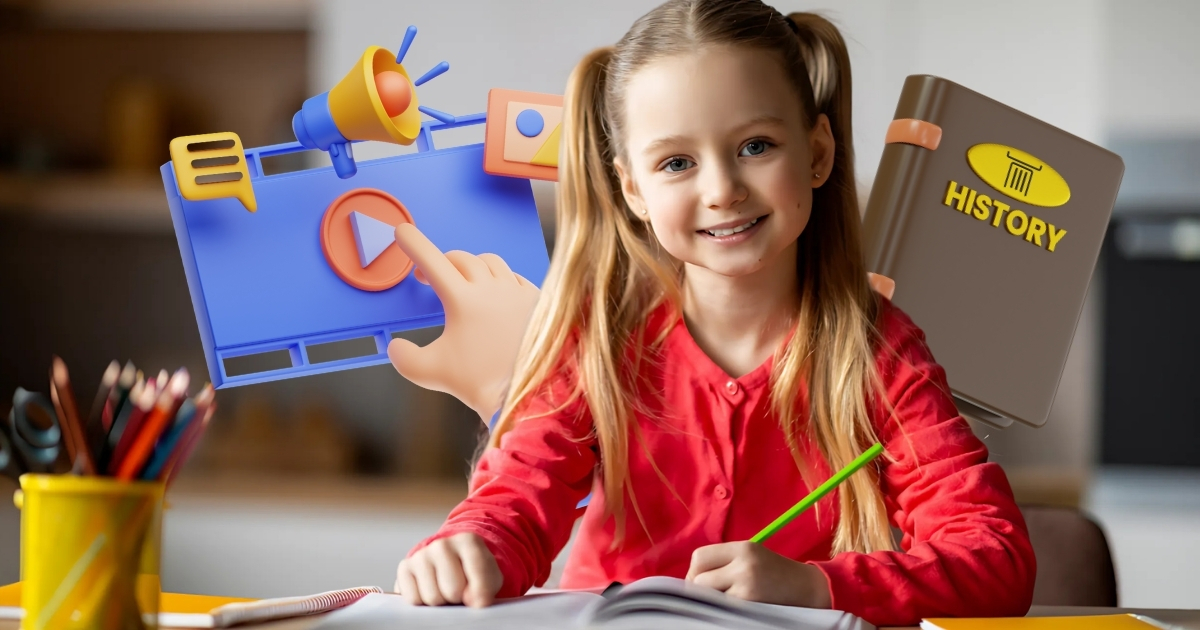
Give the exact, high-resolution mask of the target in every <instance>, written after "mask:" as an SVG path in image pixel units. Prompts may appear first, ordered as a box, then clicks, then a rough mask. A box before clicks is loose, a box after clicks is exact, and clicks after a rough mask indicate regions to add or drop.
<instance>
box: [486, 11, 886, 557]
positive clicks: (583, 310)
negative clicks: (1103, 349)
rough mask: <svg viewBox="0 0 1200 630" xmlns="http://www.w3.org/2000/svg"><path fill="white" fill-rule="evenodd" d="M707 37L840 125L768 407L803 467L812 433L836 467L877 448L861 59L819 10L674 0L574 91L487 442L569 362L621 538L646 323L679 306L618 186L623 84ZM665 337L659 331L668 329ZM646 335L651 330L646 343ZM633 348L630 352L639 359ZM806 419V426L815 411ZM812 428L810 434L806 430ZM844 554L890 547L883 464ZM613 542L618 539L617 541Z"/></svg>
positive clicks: (586, 65)
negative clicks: (860, 172)
mask: <svg viewBox="0 0 1200 630" xmlns="http://www.w3.org/2000/svg"><path fill="white" fill-rule="evenodd" d="M711 44H724V45H735V46H748V47H753V48H756V49H763V50H768V51H772V52H774V53H776V54H777V55H778V58H779V59H780V61H781V62H782V64H783V67H784V69H785V70H786V72H787V74H788V76H789V79H790V82H791V83H792V85H793V87H794V88H795V90H796V92H797V94H798V95H799V97H800V102H801V104H802V107H803V109H804V112H803V114H804V120H805V121H807V124H809V125H812V124H813V123H815V121H816V119H817V116H818V114H821V113H824V114H825V115H826V116H827V117H828V118H829V122H830V126H831V128H832V131H833V137H834V141H835V143H836V151H835V155H834V166H833V171H832V173H830V175H829V177H828V179H827V181H826V182H825V184H824V185H823V186H821V187H820V188H817V189H816V190H815V191H814V196H813V212H812V216H811V218H810V219H809V222H808V225H807V227H806V228H805V229H804V231H803V233H802V234H801V235H800V238H799V243H798V245H799V247H798V250H799V253H798V255H797V261H796V265H797V271H798V278H799V286H798V287H797V291H798V294H799V297H800V300H799V307H798V309H797V311H796V313H795V315H794V320H793V321H794V322H795V324H796V326H797V332H796V334H795V335H793V336H792V337H791V340H790V341H789V342H788V343H787V344H786V345H785V346H783V347H781V348H780V350H779V351H778V352H777V353H776V357H775V362H774V365H773V370H772V374H771V403H772V407H773V409H774V411H775V412H776V414H777V415H778V417H779V419H780V427H781V429H782V430H783V432H784V435H785V438H786V440H787V443H788V445H789V447H790V449H791V452H792V455H793V457H794V459H795V461H796V465H797V466H798V467H799V469H800V470H801V471H802V472H804V473H805V474H808V473H809V472H811V469H810V468H809V467H808V466H805V464H804V462H803V461H802V458H801V452H802V451H801V440H802V439H804V438H805V437H807V438H809V439H812V440H813V441H814V443H815V444H816V445H817V446H818V448H819V449H820V452H821V454H822V455H823V456H824V457H825V459H826V461H827V463H828V465H829V467H830V468H831V469H832V470H838V469H840V468H841V467H843V466H845V465H846V464H847V463H849V462H850V461H851V460H853V459H854V458H855V457H857V456H858V455H859V454H861V453H862V452H863V451H864V450H866V448H868V447H869V446H870V445H871V444H872V443H874V442H875V441H876V437H875V431H874V429H873V428H872V425H871V419H870V415H869V406H870V405H871V403H872V401H874V400H876V396H877V395H878V392H879V391H880V385H879V377H878V374H877V370H876V368H875V359H874V351H875V348H876V345H877V343H878V333H877V331H876V330H875V326H874V322H875V318H876V316H877V313H878V310H879V301H878V298H877V296H876V295H875V294H874V293H873V292H872V291H871V289H870V287H869V285H868V283H867V276H866V269H865V267H864V263H863V256H862V251H861V247H860V243H859V214H858V212H859V211H858V200H857V193H856V187H855V179H854V156H853V146H854V145H853V138H852V137H851V133H850V61H849V56H848V54H847V52H846V45H845V42H844V41H843V39H842V37H841V35H840V34H839V33H838V30H837V28H836V27H834V26H833V25H832V24H831V23H829V22H828V21H827V20H825V19H824V18H822V17H820V16H817V15H814V14H810V13H793V14H791V15H789V16H786V17H785V16H783V15H782V14H780V13H779V12H778V11H776V10H775V9H773V8H771V7H769V6H767V5H765V4H763V3H762V2H760V1H759V0H669V1H668V2H666V3H664V4H662V5H661V6H659V7H658V8H656V9H654V10H653V11H651V12H649V13H647V14H646V15H645V16H643V17H642V18H640V19H639V20H638V21H637V22H636V23H635V24H634V25H633V27H632V28H630V30H629V32H628V33H626V34H625V36H624V37H622V38H621V40H620V41H619V42H618V43H617V44H616V46H614V47H610V48H602V49H599V50H596V51H594V52H592V53H590V54H589V55H587V56H586V57H584V59H583V60H582V61H581V62H580V63H579V64H578V65H577V66H576V68H575V70H574V72H572V74H571V78H570V80H569V82H568V84H567V94H566V101H565V112H564V121H563V135H562V138H563V144H562V147H561V154H560V162H559V164H560V165H559V189H558V209H557V218H558V226H557V236H556V246H555V249H554V254H553V256H552V258H551V261H550V268H549V272H548V274H547V276H546V279H545V282H544V283H543V290H542V297H541V299H540V301H539V303H538V305H537V307H536V309H535V311H534V315H533V318H532V321H531V322H530V326H529V329H528V333H527V334H526V336H525V339H524V341H523V343H522V347H521V350H520V353H519V356H518V359H517V363H516V366H515V371H514V374H513V377H512V381H511V383H510V386H509V391H508V396H507V398H506V402H505V404H504V406H503V409H502V411H501V414H500V418H499V420H498V421H497V423H496V426H495V427H494V429H493V431H492V433H491V436H490V438H489V440H488V444H487V447H488V448H495V447H497V446H498V445H499V444H500V439H501V437H503V435H504V434H505V433H506V432H507V431H509V430H511V429H512V428H513V426H514V424H515V423H516V422H519V421H520V420H519V419H520V417H521V413H520V408H521V406H522V404H523V403H525V402H526V401H528V400H529V399H530V398H532V397H534V396H537V395H539V392H540V391H541V389H542V386H543V385H544V384H545V382H546V380H547V379H548V378H550V377H551V376H552V375H553V374H554V373H555V372H556V371H558V370H564V369H565V370H569V371H570V372H571V373H572V380H573V382H574V383H575V391H574V393H573V394H572V396H571V398H570V399H569V400H568V401H560V403H561V405H560V408H562V407H565V406H566V405H567V404H569V403H571V402H577V401H578V400H579V397H580V396H582V399H583V402H584V403H586V405H587V410H588V411H589V412H590V416H591V421H592V426H593V431H594V435H595V438H596V441H597V443H598V445H599V450H600V462H601V464H600V469H601V471H602V475H603V486H604V493H605V496H606V497H608V500H607V501H606V502H605V504H606V506H607V508H606V509H607V514H606V516H612V517H614V518H616V540H618V541H619V540H622V539H623V536H624V531H625V530H624V525H625V514H624V505H623V503H624V502H623V501H621V500H620V497H621V496H623V493H624V492H629V493H630V498H631V499H632V500H633V501H632V503H633V506H634V510H635V512H637V516H638V519H639V521H641V522H642V525H643V527H645V522H644V519H642V515H641V512H640V510H639V509H638V507H637V501H636V496H635V495H634V493H633V488H632V486H631V485H630V484H629V470H628V463H629V460H628V452H629V448H630V444H629V442H630V435H631V433H632V435H633V438H634V440H635V441H639V442H640V435H641V434H640V430H639V427H638V425H637V422H636V421H635V419H634V415H635V410H636V409H637V407H638V405H637V400H638V396H637V395H636V391H635V390H636V389H637V383H635V382H634V380H633V379H634V378H635V376H636V375H637V374H639V373H640V371H639V365H638V363H639V362H640V361H641V360H642V359H643V355H642V352H641V350H642V349H643V348H647V347H654V346H656V345H657V344H658V343H659V342H660V341H661V336H662V335H661V334H659V335H658V336H654V335H655V332H654V331H647V330H646V326H645V322H646V320H647V317H648V315H649V314H650V312H651V311H652V310H654V309H655V308H656V307H657V306H659V305H660V304H661V303H662V302H663V301H664V300H665V301H671V302H672V303H674V304H680V303H681V302H680V301H679V300H680V279H681V265H680V263H679V262H678V261H676V260H674V259H673V258H671V257H670V256H668V255H665V253H664V252H663V251H662V250H661V248H660V247H659V244H658V241H657V239H656V238H655V237H654V235H653V233H652V232H651V231H650V227H649V224H648V223H646V222H643V221H641V220H639V219H638V218H636V217H635V216H634V214H633V212H632V211H631V210H630V208H629V207H628V206H627V204H626V203H625V201H624V199H623V197H622V196H621V194H620V184H619V180H618V178H617V174H616V171H615V169H614V167H613V160H614V158H615V157H617V156H621V155H623V150H624V149H623V147H622V144H621V142H622V134H621V122H622V115H623V113H624V110H623V96H624V88H625V85H626V84H627V82H628V80H629V78H630V76H632V75H633V73H635V72H637V71H638V70H639V69H640V68H642V67H643V66H645V65H646V64H647V63H650V62H652V61H654V60H656V59H660V58H663V57H666V56H670V55H676V54H686V53H688V52H690V51H694V50H696V49H697V48H699V47H701V46H705V45H711ZM658 332H660V333H661V332H662V331H658ZM648 336H651V337H654V338H647V337H648ZM630 348H633V349H634V350H635V352H633V353H629V352H628V350H629V349H630ZM806 418H807V419H808V421H807V422H805V419H806ZM805 433H807V435H805ZM839 495H840V508H841V518H840V520H839V523H838V526H837V531H836V534H835V536H834V541H833V552H834V553H839V552H842V551H848V550H856V551H864V552H867V551H873V550H879V549H890V548H892V546H893V545H892V538H891V533H890V530H889V528H888V521H887V514H886V510H885V508H884V505H883V499H882V494H881V492H880V489H879V479H878V473H877V470H876V469H873V468H872V469H869V470H868V472H867V474H865V475H864V474H858V475H854V476H853V477H851V478H850V480H848V481H847V482H846V483H845V484H843V485H842V486H841V489H840V491H839ZM614 544H615V543H614Z"/></svg>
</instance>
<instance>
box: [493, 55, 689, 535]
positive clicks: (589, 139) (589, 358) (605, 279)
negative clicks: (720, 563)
mask: <svg viewBox="0 0 1200 630" xmlns="http://www.w3.org/2000/svg"><path fill="white" fill-rule="evenodd" d="M612 58H613V49H612V48H611V47H609V48H600V49H597V50H594V51H592V52H591V53H589V54H588V55H587V56H585V57H584V58H583V60H581V61H580V62H579V64H578V65H576V67H575V70H574V71H573V72H572V73H571V77H570V79H568V81H567V91H566V98H565V99H564V103H563V127H562V138H563V141H562V146H561V148H560V156H559V170H558V174H559V178H558V179H559V182H558V199H557V202H558V203H557V209H556V218H557V228H556V230H557V231H556V234H555V247H554V252H553V255H552V256H551V259H550V268H549V269H548V271H547V274H546V279H545V281H544V282H543V287H542V295H541V298H540V300H539V301H538V304H537V306H536V307H535V309H534V313H533V316H532V318H531V321H530V327H529V330H528V331H527V332H526V335H525V339H524V341H523V342H522V347H521V350H520V351H519V353H518V356H517V363H516V366H515V370H514V375H513V379H512V384H511V386H510V388H509V392H508V396H507V401H508V402H506V403H505V405H504V406H503V408H502V409H501V413H500V418H499V420H497V423H496V427H495V429H494V430H493V431H492V433H491V436H490V438H489V442H488V446H489V447H497V446H499V445H500V439H501V437H503V435H504V434H505V433H507V432H508V431H510V430H511V429H512V426H513V423H514V422H516V421H517V419H518V417H519V416H520V414H519V413H516V412H515V410H518V409H519V408H520V406H521V405H522V403H524V402H525V401H527V400H529V399H530V398H531V397H533V396H536V395H538V394H540V393H541V391H540V388H541V387H542V384H543V383H545V382H546V381H547V380H548V379H550V378H554V377H556V375H557V374H558V373H559V372H567V373H569V374H570V376H571V378H572V380H573V381H574V391H573V393H572V394H571V396H570V398H569V399H568V400H566V401H561V404H560V405H559V406H558V409H560V410H561V409H564V408H567V407H568V406H572V405H574V404H575V403H576V402H577V401H578V399H579V398H580V397H582V398H583V400H584V402H585V403H586V404H587V407H588V410H589V411H590V415H591V420H592V431H593V434H594V436H595V438H596V441H597V443H598V446H599V452H600V463H601V466H600V469H601V473H602V477H603V486H604V495H605V497H606V498H607V500H606V501H605V510H606V513H607V514H608V515H610V516H614V517H615V520H616V536H615V537H614V540H613V544H614V546H616V545H618V544H619V543H620V542H621V541H622V539H623V537H624V532H625V509H624V501H623V497H624V496H625V495H626V494H628V496H629V497H630V499H631V500H632V505H633V509H634V512H635V513H636V515H637V517H638V520H639V521H640V522H641V524H642V528H643V529H644V530H645V529H647V528H646V521H645V518H644V517H643V515H642V512H641V510H640V509H639V508H638V504H637V500H636V497H635V496H634V493H633V488H632V487H630V486H629V483H628V481H629V457H628V453H629V441H630V440H629V437H630V435H631V434H632V435H633V436H634V438H635V439H638V440H640V436H641V434H640V428H639V427H638V426H637V423H636V422H634V420H633V417H634V415H633V414H634V409H635V407H636V404H637V402H636V401H637V396H636V395H634V393H633V390H634V388H635V386H636V385H635V383H633V382H632V381H631V377H632V375H636V374H638V373H639V367H638V362H640V361H641V360H642V356H641V354H640V353H635V355H634V356H633V357H632V358H631V359H630V358H628V357H627V354H626V353H625V352H624V348H625V347H626V346H627V345H628V342H629V341H630V339H631V338H632V337H633V335H635V334H643V333H645V328H644V326H643V324H644V323H645V321H646V318H647V317H648V315H649V314H650V312H651V311H652V310H653V309H654V308H656V307H657V306H658V305H659V304H660V303H661V302H662V301H663V299H665V297H667V296H676V295H677V294H678V289H677V287H676V277H675V272H674V271H673V269H672V268H671V266H670V265H669V263H665V262H664V261H663V260H662V259H661V258H660V256H659V252H658V241H657V240H656V239H654V237H653V235H652V234H651V232H650V227H649V225H648V224H646V223H644V222H642V221H640V220H637V219H635V218H633V217H632V214H631V213H630V210H629V208H628V206H627V205H626V204H625V201H624V197H623V196H622V195H620V194H619V191H620V180H619V179H618V176H617V172H616V168H615V167H614V166H613V158H614V154H615V151H616V150H617V149H615V148H614V145H613V135H612V133H611V118H609V116H608V111H607V106H608V103H609V98H608V85H609V80H610V71H611V68H610V66H611V63H612ZM644 341H645V340H644V339H639V340H638V342H637V343H635V344H634V345H635V346H637V347H639V348H640V347H642V346H643V345H644V343H643V342H644ZM660 476H661V474H660Z"/></svg>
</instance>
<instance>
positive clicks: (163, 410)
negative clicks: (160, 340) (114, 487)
mask: <svg viewBox="0 0 1200 630" xmlns="http://www.w3.org/2000/svg"><path fill="white" fill-rule="evenodd" d="M187 388H188V373H187V370H186V369H184V368H179V369H178V370H176V372H175V375H174V376H172V377H171V380H170V382H169V383H168V384H167V386H166V388H165V389H163V391H162V393H161V394H159V397H158V403H157V404H155V405H154V409H153V410H151V411H150V414H149V415H148V416H146V420H145V421H144V422H143V423H142V427H141V430H140V431H138V432H137V435H136V436H135V437H134V441H133V444H132V445H131V446H130V447H129V452H128V453H126V454H125V457H124V458H121V459H119V460H115V461H117V479H121V480H122V481H132V480H134V479H137V477H138V475H139V474H140V473H141V472H142V466H145V465H146V460H147V459H148V458H149V457H150V454H151V453H153V452H154V444H155V443H156V442H158V438H159V436H160V435H162V432H163V429H165V428H167V425H169V424H170V423H171V421H173V420H174V419H175V412H177V411H179V406H180V405H182V404H183V399H184V397H186V396H187Z"/></svg>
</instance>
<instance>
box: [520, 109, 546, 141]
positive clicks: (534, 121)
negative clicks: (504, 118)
mask: <svg viewBox="0 0 1200 630" xmlns="http://www.w3.org/2000/svg"><path fill="white" fill-rule="evenodd" d="M545 126H546V121H545V120H543V119H542V115H541V114H539V113H537V110H533V109H527V110H525V111H523V112H521V113H520V114H517V131H520V132H521V135H522V136H525V137H526V138H532V137H534V136H536V135H538V134H539V133H542V129H543V128H545Z"/></svg>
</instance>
